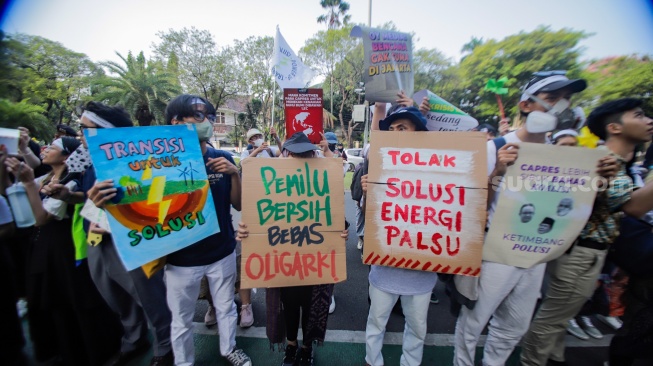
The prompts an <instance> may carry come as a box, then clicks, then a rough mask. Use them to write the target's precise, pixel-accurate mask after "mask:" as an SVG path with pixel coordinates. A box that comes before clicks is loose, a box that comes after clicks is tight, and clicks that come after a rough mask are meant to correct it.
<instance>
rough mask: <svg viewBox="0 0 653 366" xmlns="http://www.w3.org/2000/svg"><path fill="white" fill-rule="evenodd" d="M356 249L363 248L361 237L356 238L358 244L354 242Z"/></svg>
mask: <svg viewBox="0 0 653 366" xmlns="http://www.w3.org/2000/svg"><path fill="white" fill-rule="evenodd" d="M356 249H358V250H361V249H363V239H361V238H358V244H356Z"/></svg>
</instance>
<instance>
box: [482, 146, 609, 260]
mask: <svg viewBox="0 0 653 366" xmlns="http://www.w3.org/2000/svg"><path fill="white" fill-rule="evenodd" d="M606 155H607V151H605V150H596V149H585V148H578V147H566V146H555V145H544V144H531V143H521V144H520V145H519V158H518V159H517V162H516V163H515V164H514V165H512V166H510V167H508V171H507V173H506V175H505V177H504V179H503V181H502V182H501V184H500V185H499V187H498V189H499V192H498V193H497V194H498V195H499V196H498V201H497V206H496V211H495V212H494V215H493V218H492V224H491V225H490V230H489V232H488V234H487V237H486V240H485V245H484V246H483V259H484V260H489V261H492V262H496V263H503V264H508V265H511V266H516V267H521V268H530V267H532V266H534V265H536V264H538V263H544V262H548V261H551V260H554V259H556V258H558V257H559V256H561V255H562V254H564V253H565V252H566V251H567V250H568V249H569V247H570V246H571V245H572V244H573V242H574V240H575V239H576V237H578V235H579V234H580V232H581V230H582V229H583V227H584V226H585V224H586V223H587V220H588V219H589V217H590V215H591V213H592V207H593V205H594V198H595V197H596V192H597V188H598V187H597V182H598V179H597V174H596V164H597V162H598V161H599V159H600V158H602V157H603V156H606Z"/></svg>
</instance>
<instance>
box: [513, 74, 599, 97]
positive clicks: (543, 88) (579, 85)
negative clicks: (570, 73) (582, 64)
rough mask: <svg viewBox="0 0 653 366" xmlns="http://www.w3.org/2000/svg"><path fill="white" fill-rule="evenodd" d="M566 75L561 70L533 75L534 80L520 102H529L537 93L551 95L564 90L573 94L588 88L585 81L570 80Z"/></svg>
mask: <svg viewBox="0 0 653 366" xmlns="http://www.w3.org/2000/svg"><path fill="white" fill-rule="evenodd" d="M566 73H567V72H566V71H561V70H556V71H539V72H536V73H535V74H533V75H534V76H533V78H532V79H531V80H530V81H529V82H528V84H526V87H525V88H524V93H523V94H522V95H521V98H520V101H524V100H528V99H529V98H530V96H531V95H535V94H537V93H550V92H553V91H557V90H560V89H564V88H567V89H569V90H571V92H572V93H578V92H581V91H583V90H585V88H587V82H586V81H585V80H583V79H571V80H570V79H569V78H567V77H566V76H565V74H566Z"/></svg>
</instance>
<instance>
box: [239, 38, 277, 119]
mask: <svg viewBox="0 0 653 366" xmlns="http://www.w3.org/2000/svg"><path fill="white" fill-rule="evenodd" d="M233 48H234V49H236V50H238V52H236V53H235V55H234V56H235V61H236V63H237V64H238V65H240V74H241V77H242V79H243V81H244V85H245V90H244V92H246V93H247V95H250V96H251V97H252V98H253V100H252V101H254V100H256V101H258V103H261V107H260V113H261V125H262V126H268V125H269V121H270V118H271V116H272V115H271V114H270V109H271V108H272V102H273V100H272V99H273V94H272V91H273V89H274V86H275V85H274V80H273V79H272V77H271V76H270V59H271V58H272V52H273V48H274V38H272V37H254V36H252V37H248V38H247V39H245V40H244V41H239V40H235V41H234V46H233Z"/></svg>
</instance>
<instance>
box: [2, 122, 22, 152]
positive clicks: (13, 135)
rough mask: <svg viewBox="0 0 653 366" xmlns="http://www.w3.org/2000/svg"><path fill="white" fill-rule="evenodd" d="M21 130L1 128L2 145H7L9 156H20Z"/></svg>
mask: <svg viewBox="0 0 653 366" xmlns="http://www.w3.org/2000/svg"><path fill="white" fill-rule="evenodd" d="M18 140H20V130H17V129H13V128H3V127H0V145H5V149H6V150H7V154H8V155H18Z"/></svg>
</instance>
